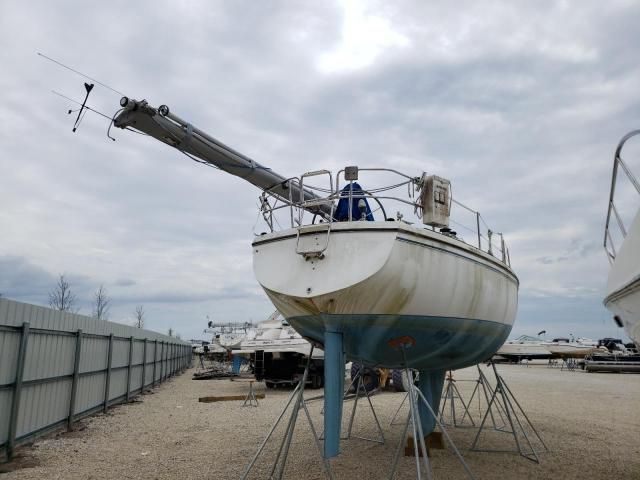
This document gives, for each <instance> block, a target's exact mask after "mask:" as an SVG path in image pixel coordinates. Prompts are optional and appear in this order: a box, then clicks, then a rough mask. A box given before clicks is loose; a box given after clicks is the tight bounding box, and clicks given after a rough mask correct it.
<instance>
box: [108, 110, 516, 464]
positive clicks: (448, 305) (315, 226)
mask: <svg viewBox="0 0 640 480" xmlns="http://www.w3.org/2000/svg"><path fill="white" fill-rule="evenodd" d="M120 105H121V107H122V108H121V110H120V111H119V112H118V113H117V114H116V115H115V117H114V122H113V124H114V126H115V127H119V128H123V129H134V130H137V131H140V132H143V133H145V134H147V135H149V136H151V137H153V138H155V139H157V140H160V141H162V142H164V143H166V144H168V145H170V146H172V147H174V148H176V149H178V150H179V151H180V152H182V153H184V154H185V155H187V156H189V157H191V158H192V159H194V160H196V161H199V162H204V163H207V164H212V165H215V166H217V167H218V168H219V169H221V170H223V171H226V172H228V173H231V174H233V175H237V176H239V177H242V178H244V179H245V180H247V181H248V182H250V183H252V184H254V185H256V186H257V187H259V188H260V189H261V190H262V195H261V196H260V202H261V212H262V216H263V218H264V220H265V223H266V225H267V227H268V228H267V230H268V231H266V232H263V233H262V234H260V235H258V236H256V238H255V239H254V240H253V242H252V251H253V266H254V272H255V276H256V278H257V280H258V282H259V283H260V285H261V286H262V288H263V289H264V291H265V293H266V294H267V296H268V297H269V298H270V299H271V301H272V302H273V304H274V306H275V307H276V308H277V310H279V311H280V312H281V313H282V314H283V316H284V317H285V318H286V320H287V322H288V323H289V324H290V325H291V326H293V327H294V328H295V329H296V330H297V331H298V332H299V333H300V334H301V335H302V336H303V337H304V338H306V339H307V340H309V341H310V342H312V343H313V344H315V345H317V346H320V347H321V348H322V349H323V350H324V359H325V361H324V370H325V371H324V380H325V408H324V456H325V458H331V457H334V456H336V455H337V454H338V453H339V440H340V423H341V418H342V398H343V388H344V384H343V382H344V365H345V361H347V360H353V361H359V362H362V363H363V364H365V365H369V366H381V367H387V368H401V367H405V366H408V367H410V368H414V369H417V370H419V372H420V390H421V392H422V393H423V395H424V397H425V399H426V400H427V401H428V402H429V403H430V405H431V406H432V408H433V411H436V412H437V411H438V402H439V399H440V396H441V391H442V386H443V382H444V375H445V371H447V370H450V369H457V368H463V367H466V366H469V365H473V364H476V363H478V362H481V361H483V360H486V359H488V358H490V357H491V356H492V355H493V354H494V353H495V352H496V350H497V349H498V348H499V347H500V346H501V345H502V344H503V343H504V341H505V339H506V338H507V337H508V335H509V333H510V331H511V327H512V325H513V322H514V319H515V315H516V310H517V303H518V285H519V281H518V278H517V276H516V274H515V273H514V271H513V270H512V269H511V266H510V263H511V262H510V255H509V251H508V249H507V247H506V246H505V243H504V239H503V237H502V235H501V234H498V233H494V232H492V231H491V230H487V231H486V236H484V235H482V234H481V231H480V223H481V216H480V214H479V213H478V212H475V211H473V210H471V209H468V211H469V212H471V214H472V216H473V218H474V219H475V220H476V222H477V232H476V233H477V242H475V236H474V242H473V244H471V243H468V242H466V241H464V240H463V239H462V238H461V237H460V235H458V234H457V232H455V231H454V230H452V229H451V228H450V226H449V218H450V214H451V209H452V206H453V205H454V204H455V205H456V207H460V208H467V207H465V206H464V205H462V204H461V203H459V202H457V201H456V200H453V199H452V196H451V185H450V182H449V181H448V180H446V179H444V178H442V177H439V176H436V175H426V174H424V173H423V174H421V175H407V174H404V173H401V172H398V171H396V170H392V169H376V168H358V167H357V166H347V167H345V168H343V169H342V170H340V171H339V172H337V173H334V172H330V171H328V170H317V171H312V172H307V173H304V174H302V175H301V176H299V177H286V176H282V175H279V174H277V173H275V172H273V171H272V170H271V169H269V168H267V167H265V166H263V165H260V164H259V163H257V162H256V161H254V160H253V159H251V158H249V157H246V156H245V155H243V154H241V153H239V152H238V151H236V150H234V149H232V148H230V147H228V146H226V145H224V144H223V143H222V142H220V141H219V140H217V139H215V138H213V137H212V136H210V135H208V134H207V133H205V132H203V131H202V130H200V129H198V128H197V127H195V126H193V125H192V124H190V123H189V122H187V121H185V120H183V119H181V118H180V117H178V116H177V115H175V114H174V113H173V112H171V111H170V109H169V108H168V107H167V106H166V105H162V106H160V107H158V108H155V107H152V106H151V105H149V104H148V103H147V102H146V101H144V100H142V101H138V100H135V99H130V98H127V97H124V98H122V100H121V102H120ZM377 174H384V175H385V176H387V177H393V181H392V182H391V183H390V184H386V185H382V186H379V185H377V186H376V187H375V188H373V187H370V188H363V187H362V186H361V182H363V181H364V178H365V177H366V176H368V175H372V176H373V175H377ZM385 178H386V177H385ZM362 185H365V184H364V183H362ZM397 192H401V194H398V193H397ZM394 202H395V203H394ZM392 203H394V204H397V205H400V207H402V208H404V209H405V211H406V210H407V209H409V211H410V212H411V213H414V212H415V216H414V217H415V218H413V219H412V221H407V220H406V219H405V215H404V214H403V213H401V211H400V210H398V212H397V214H396V215H395V216H394V215H390V214H389V212H390V211H391V210H390V207H389V205H390V204H392ZM285 222H286V223H285ZM283 224H285V225H286V226H285V227H284V228H281V229H280V228H278V226H279V225H283ZM483 237H484V238H483ZM498 237H499V239H500V240H499V242H498V243H499V245H497V246H496V245H494V243H495V239H496V238H498ZM483 240H484V244H483ZM420 410H421V411H420V419H421V423H422V427H423V432H424V433H425V434H427V433H429V432H431V431H432V429H433V427H434V424H435V419H434V418H433V417H432V416H431V415H430V414H429V413H428V411H427V410H426V408H425V407H424V405H420Z"/></svg>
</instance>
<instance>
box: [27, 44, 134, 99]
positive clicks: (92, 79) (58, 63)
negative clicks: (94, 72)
mask: <svg viewBox="0 0 640 480" xmlns="http://www.w3.org/2000/svg"><path fill="white" fill-rule="evenodd" d="M36 53H37V54H38V56H40V57H42V58H45V59H47V60H49V61H50V62H53V63H55V64H57V65H60V66H61V67H62V68H66V69H67V70H70V71H72V72H73V73H75V74H77V75H80V76H81V77H84V78H86V79H89V80H91V81H92V82H94V83H97V84H98V85H101V86H103V87H104V88H107V89H109V90H111V91H112V92H114V93H117V94H118V95H120V96H123V97H126V95H125V94H124V93H122V92H120V91H118V90H116V89H115V88H113V87H110V86H109V85H107V84H106V83H102V82H100V81H98V80H96V79H95V78H92V77H90V76H89V75H86V74H84V73H82V72H79V71H78V70H76V69H74V68H71V67H69V66H67V65H65V64H64V63H62V62H59V61H58V60H55V59H53V58H51V57H48V56H47V55H45V54H44V53H40V52H36ZM85 85H86V84H85ZM91 87H93V85H91Z"/></svg>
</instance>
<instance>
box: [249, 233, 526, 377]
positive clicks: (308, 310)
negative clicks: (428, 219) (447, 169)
mask: <svg viewBox="0 0 640 480" xmlns="http://www.w3.org/2000/svg"><path fill="white" fill-rule="evenodd" d="M326 229H327V227H326V225H315V226H312V227H311V228H309V227H306V228H305V229H304V230H303V232H302V234H301V237H303V236H304V237H307V238H306V239H303V238H301V240H302V241H303V242H316V243H318V244H322V243H323V242H326V235H327V233H326ZM297 242H298V240H297V237H296V230H289V231H284V232H279V233H273V234H269V235H264V236H261V237H259V238H258V239H256V241H255V242H254V245H253V247H254V248H253V252H254V270H255V274H256V278H257V279H258V281H259V282H260V284H261V285H262V287H263V288H264V290H265V292H266V293H267V295H268V296H269V298H270V299H271V300H272V302H273V303H274V305H275V306H276V308H277V309H278V310H279V311H280V312H281V313H282V314H283V315H284V316H285V318H287V320H288V322H289V323H290V324H291V325H292V326H293V327H294V328H296V330H297V331H298V332H300V333H301V334H302V335H303V336H305V337H306V338H309V339H310V340H312V341H314V342H316V343H318V344H323V342H324V334H325V332H327V331H329V332H341V333H342V334H343V336H344V350H345V353H346V354H347V355H348V356H349V357H350V358H351V359H355V360H361V361H363V362H364V363H367V364H371V365H381V366H386V367H391V368H398V367H400V366H401V365H402V364H403V363H404V361H403V356H402V355H403V354H402V352H401V351H400V350H399V349H398V347H397V342H394V340H397V339H399V338H405V339H406V340H407V341H408V342H409V343H410V344H411V348H409V349H407V350H406V352H405V353H406V357H407V362H408V363H409V365H411V366H413V367H414V368H420V369H423V370H442V369H450V368H461V367H464V366H467V365H471V364H475V363H478V362H479V361H482V360H485V359H487V358H489V357H491V356H492V355H493V354H494V353H495V351H496V350H497V349H498V347H499V346H500V345H502V344H503V342H504V341H505V339H506V338H507V336H508V335H509V332H510V331H511V327H512V324H513V321H514V319H515V314H516V308H517V292H518V280H517V278H516V277H515V275H514V274H513V272H512V271H511V270H510V269H509V268H508V267H506V266H505V265H504V264H503V263H501V262H498V261H497V260H496V259H495V258H494V257H492V256H490V255H488V254H486V253H484V252H481V251H479V250H477V249H475V248H473V247H470V246H468V245H466V244H464V243H463V242H460V241H459V240H456V239H452V238H449V237H446V236H444V235H441V234H437V233H434V232H431V231H428V230H425V229H420V228H415V227H412V226H409V225H406V224H404V223H400V222H342V223H337V224H332V229H331V233H330V238H329V242H328V248H327V249H326V251H325V257H324V258H323V259H318V258H314V259H309V260H305V258H304V257H303V256H302V255H299V254H297V253H296V245H297ZM298 246H299V244H298Z"/></svg>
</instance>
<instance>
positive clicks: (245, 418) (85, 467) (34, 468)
mask: <svg viewBox="0 0 640 480" xmlns="http://www.w3.org/2000/svg"><path fill="white" fill-rule="evenodd" d="M498 368H499V371H500V372H501V374H502V375H503V376H504V378H505V380H506V381H507V382H508V384H509V386H510V388H511V390H512V391H513V393H514V394H515V395H516V397H517V399H518V400H519V402H520V403H521V404H522V406H523V407H524V409H525V411H526V412H527V414H528V416H529V418H530V419H531V420H532V422H533V423H534V425H535V426H536V428H537V430H538V431H539V432H540V433H541V435H542V437H543V439H544V441H545V442H546V444H547V446H548V447H549V451H548V452H541V453H540V464H536V463H533V462H531V461H529V460H527V459H525V458H523V457H521V456H519V455H517V454H515V453H495V452H491V453H487V452H472V451H469V447H470V446H471V443H472V442H473V439H474V436H475V432H476V430H475V429H473V428H449V429H448V430H449V432H450V434H451V435H452V437H453V439H454V441H455V443H456V444H457V445H458V447H459V448H460V449H461V450H462V452H463V454H464V456H465V458H466V461H467V462H468V464H469V466H470V468H471V470H472V472H473V473H474V475H475V477H476V478H478V479H494V478H498V477H499V478H508V479H532V478H554V477H555V478H562V479H580V480H584V478H592V479H600V478H615V479H616V480H620V479H638V478H640V408H639V403H638V399H639V398H640V375H632V374H607V373H600V374H596V373H584V372H581V371H575V372H568V371H560V369H559V368H555V369H550V368H547V367H546V365H543V364H535V365H533V364H530V365H529V366H528V367H526V366H522V365H501V366H499V367H498ZM483 371H485V372H486V373H487V374H489V375H490V372H489V370H488V369H486V368H485V367H483ZM191 373H193V371H187V373H186V374H185V375H182V376H180V377H174V378H173V379H172V380H171V381H169V382H167V383H166V384H164V385H162V386H161V387H159V388H157V389H156V390H155V392H154V393H153V394H148V395H145V396H143V397H138V398H139V399H140V400H141V401H138V402H134V403H131V404H128V405H125V406H120V407H115V408H113V409H112V410H111V411H110V412H109V413H108V414H107V415H97V416H95V417H92V418H89V419H85V420H84V421H83V422H81V424H80V425H79V427H78V428H77V429H76V431H74V432H71V433H64V434H60V435H57V436H51V437H48V438H45V439H41V440H39V441H37V442H36V444H35V445H33V446H32V447H29V448H24V449H22V451H21V455H22V457H23V458H22V460H21V462H22V464H23V465H26V466H27V467H28V468H21V469H18V470H15V471H12V472H10V473H5V474H3V475H1V476H0V477H1V478H2V480H14V479H15V480H18V479H21V480H23V479H24V480H26V479H38V480H41V479H43V478H46V479H80V478H82V479H107V478H109V479H111V478H123V479H125V478H126V479H133V478H151V479H172V478H182V479H185V478H187V479H190V478H193V479H203V478H204V479H227V478H230V479H233V478H236V479H237V478H240V475H241V474H242V471H243V469H244V466H245V465H246V464H247V462H248V459H249V458H250V457H251V456H252V455H253V454H254V453H255V451H256V449H257V447H258V446H259V444H260V442H261V441H262V439H263V438H264V436H265V435H266V433H267V432H268V430H269V427H270V426H271V424H272V423H273V421H274V420H275V419H276V418H277V415H278V413H279V412H280V410H281V409H282V407H283V405H284V402H285V401H286V399H287V396H288V394H289V392H290V390H289V391H288V390H285V389H279V390H275V391H274V390H267V391H266V394H267V397H266V399H265V400H261V401H260V406H259V407H258V408H242V407H241V404H242V402H239V401H233V402H221V403H199V402H198V398H199V397H201V396H206V395H222V394H243V393H245V392H246V391H247V388H248V387H247V384H246V383H239V382H231V381H229V380H208V381H207V380H204V381H192V380H191ZM454 377H455V379H456V380H457V382H456V385H457V386H458V388H459V389H460V391H461V393H462V396H463V398H466V399H468V398H469V397H470V395H471V391H472V389H473V387H474V386H475V382H474V381H473V380H474V379H475V378H476V377H477V371H476V370H474V369H466V370H462V371H459V372H455V373H454ZM489 378H491V376H490V377H489ZM258 388H259V389H260V391H264V387H263V386H262V385H259V386H258ZM316 393H317V392H316V391H308V394H309V396H313V395H315V394H316ZM403 396H404V394H402V393H392V392H383V393H380V394H377V395H375V396H373V397H372V400H373V404H374V406H375V408H376V412H377V414H378V416H379V418H380V421H381V423H382V426H383V430H384V435H385V438H386V445H380V444H376V443H371V442H366V441H363V440H359V439H355V438H354V439H351V440H347V441H344V442H343V445H342V451H343V453H342V454H341V455H340V456H339V457H338V458H336V459H334V460H332V462H331V464H332V467H333V469H334V472H335V474H336V478H338V479H345V478H355V477H361V478H367V479H371V480H374V479H382V478H387V477H388V474H389V468H390V463H391V458H392V455H393V450H394V447H395V446H396V444H397V442H398V440H399V437H400V434H401V431H402V426H401V425H394V426H390V425H389V424H390V421H391V419H392V417H393V414H394V412H395V411H396V409H397V408H398V406H399V405H400V403H401V402H402V399H403ZM351 405H352V404H351V403H347V404H346V407H345V412H350V406H351ZM361 405H362V403H360V404H359V406H358V413H357V416H356V420H355V422H354V427H353V434H354V435H362V436H369V437H373V436H375V435H376V430H375V427H374V423H373V421H372V416H371V411H370V410H369V409H368V408H362V409H361V408H360V406H361ZM321 407H322V405H321V402H318V401H315V402H314V401H312V402H310V403H309V409H310V411H311V415H312V417H313V421H314V424H315V425H317V426H320V425H321V422H322V417H321V414H320V409H321ZM470 410H471V413H472V415H473V417H474V419H475V420H476V422H477V423H479V419H478V416H479V407H478V403H477V401H475V400H474V402H473V405H472V406H471V407H470ZM459 411H460V406H459V405H458V412H459ZM401 412H402V414H403V415H406V410H405V409H404V408H403V410H401ZM345 423H346V419H345ZM279 431H281V430H278V431H277V432H279ZM480 447H481V448H494V449H502V450H505V449H513V448H514V443H513V437H512V436H509V435H508V434H505V433H498V432H487V433H483V435H482V437H481V440H480ZM276 448H277V442H276V441H272V442H270V443H269V445H268V448H267V450H266V452H265V454H264V456H263V457H261V458H260V460H259V462H258V464H257V465H256V467H257V468H256V471H255V474H254V475H253V476H252V477H251V478H268V470H269V467H270V462H269V459H270V458H271V459H272V458H273V456H274V454H275V449H276ZM431 460H432V464H433V468H434V472H435V478H436V479H453V478H464V472H463V470H462V468H461V466H460V464H459V463H458V462H457V461H456V459H455V457H454V456H453V454H452V452H451V450H450V449H447V450H436V451H434V453H433V456H432V457H431ZM285 478H296V479H321V478H324V477H323V475H322V471H321V467H320V461H319V455H318V454H317V450H316V448H315V445H314V442H313V437H312V435H311V433H310V428H309V426H308V424H307V421H306V419H305V418H304V417H302V416H301V417H300V419H299V422H298V425H297V428H296V434H295V437H294V441H293V445H292V447H291V456H290V460H289V462H288V463H287V471H286V475H285ZM396 478H415V468H414V459H413V458H411V457H401V460H400V465H399V469H398V475H397V477H396Z"/></svg>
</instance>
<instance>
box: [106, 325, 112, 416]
mask: <svg viewBox="0 0 640 480" xmlns="http://www.w3.org/2000/svg"><path fill="white" fill-rule="evenodd" d="M112 356H113V333H112V334H110V335H109V349H108V351H107V379H106V380H105V385H104V412H105V413H106V412H107V409H108V408H109V387H110V386H111V358H112Z"/></svg>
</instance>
